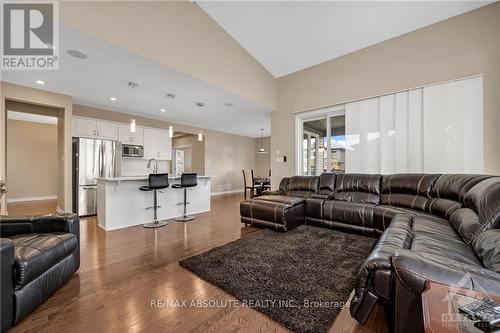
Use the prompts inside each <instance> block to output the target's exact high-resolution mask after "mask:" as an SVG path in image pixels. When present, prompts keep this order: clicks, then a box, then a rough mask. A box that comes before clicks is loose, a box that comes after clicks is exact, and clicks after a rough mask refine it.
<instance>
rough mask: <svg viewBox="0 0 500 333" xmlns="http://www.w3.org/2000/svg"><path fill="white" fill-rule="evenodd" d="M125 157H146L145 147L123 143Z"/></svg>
mask: <svg viewBox="0 0 500 333" xmlns="http://www.w3.org/2000/svg"><path fill="white" fill-rule="evenodd" d="M122 156H123V157H144V147H143V146H137V145H122Z"/></svg>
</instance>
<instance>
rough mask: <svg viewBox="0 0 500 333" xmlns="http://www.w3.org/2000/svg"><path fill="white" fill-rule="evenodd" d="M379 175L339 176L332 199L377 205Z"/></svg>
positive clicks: (378, 200) (378, 198) (378, 199)
mask: <svg viewBox="0 0 500 333" xmlns="http://www.w3.org/2000/svg"><path fill="white" fill-rule="evenodd" d="M381 177H382V176H381V175H368V174H339V175H337V179H336V181H335V193H334V194H333V198H334V199H335V200H339V201H352V202H359V203H372V204H378V203H379V202H380V180H381Z"/></svg>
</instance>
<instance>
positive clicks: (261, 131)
mask: <svg viewBox="0 0 500 333" xmlns="http://www.w3.org/2000/svg"><path fill="white" fill-rule="evenodd" d="M257 154H267V151H266V150H265V149H264V129H263V128H261V129H260V148H259V151H258V152H257Z"/></svg>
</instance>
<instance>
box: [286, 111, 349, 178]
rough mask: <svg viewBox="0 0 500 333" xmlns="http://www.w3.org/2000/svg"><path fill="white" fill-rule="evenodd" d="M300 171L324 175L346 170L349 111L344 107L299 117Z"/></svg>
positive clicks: (307, 173)
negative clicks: (346, 134)
mask: <svg viewBox="0 0 500 333" xmlns="http://www.w3.org/2000/svg"><path fill="white" fill-rule="evenodd" d="M296 125H297V130H298V131H297V133H300V139H299V140H298V141H299V142H297V144H298V145H297V146H298V154H297V155H298V158H297V171H298V172H297V173H298V174H301V175H320V174H321V173H323V172H344V171H345V114H344V109H343V107H340V108H339V107H336V108H326V109H322V110H318V111H313V112H310V113H307V114H305V115H298V116H297V118H296Z"/></svg>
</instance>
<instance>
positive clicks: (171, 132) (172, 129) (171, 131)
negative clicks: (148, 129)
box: [168, 125, 174, 138]
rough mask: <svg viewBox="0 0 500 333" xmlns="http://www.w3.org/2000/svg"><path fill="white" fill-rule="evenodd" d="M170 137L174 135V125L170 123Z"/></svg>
mask: <svg viewBox="0 0 500 333" xmlns="http://www.w3.org/2000/svg"><path fill="white" fill-rule="evenodd" d="M168 137H169V138H173V137H174V128H173V127H172V125H170V127H169V128H168Z"/></svg>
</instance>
